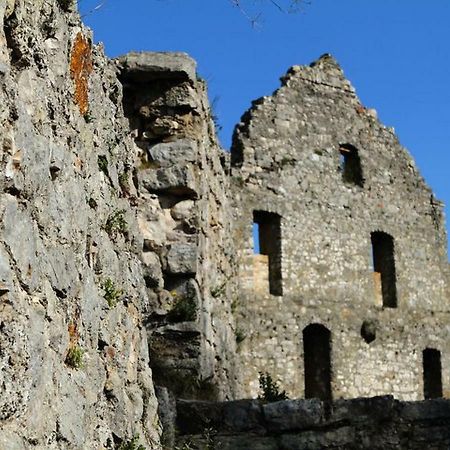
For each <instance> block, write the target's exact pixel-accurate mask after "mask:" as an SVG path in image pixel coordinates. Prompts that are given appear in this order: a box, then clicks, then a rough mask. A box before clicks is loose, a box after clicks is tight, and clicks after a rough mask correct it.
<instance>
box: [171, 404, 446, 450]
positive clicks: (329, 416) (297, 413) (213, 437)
mask: <svg viewBox="0 0 450 450" xmlns="http://www.w3.org/2000/svg"><path fill="white" fill-rule="evenodd" d="M177 411H178V418H177V429H178V431H179V435H178V445H179V448H190V449H221V450H228V449H229V450H240V449H242V450H247V449H250V448H251V449H255V450H256V449H257V450H305V449H308V450H315V449H317V450H323V449H342V450H344V449H345V450H351V449H355V450H361V449H367V450H399V449H405V450H406V449H407V450H414V449H417V450H422V449H424V448H427V449H430V450H431V449H433V450H447V449H448V448H449V446H450V427H449V424H450V402H449V401H448V400H433V401H427V402H399V401H397V400H394V399H393V398H392V397H376V398H368V399H356V400H339V401H337V402H335V403H333V404H326V403H323V402H321V401H319V400H288V401H282V402H277V403H267V404H264V403H262V402H260V401H258V400H241V401H237V402H229V403H215V404H214V403H206V402H187V401H179V402H178V405H177ZM183 445H184V446H185V447H183Z"/></svg>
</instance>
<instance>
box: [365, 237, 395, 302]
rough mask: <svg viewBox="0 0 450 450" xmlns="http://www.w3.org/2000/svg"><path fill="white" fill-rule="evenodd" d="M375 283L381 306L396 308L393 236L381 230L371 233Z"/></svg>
mask: <svg viewBox="0 0 450 450" xmlns="http://www.w3.org/2000/svg"><path fill="white" fill-rule="evenodd" d="M371 240H372V257H373V270H374V273H375V285H376V287H377V290H379V291H381V297H382V299H383V306H384V307H385V308H397V275H396V273H395V254H394V238H393V237H392V236H390V235H389V234H387V233H383V232H382V231H375V232H374V233H372V234H371Z"/></svg>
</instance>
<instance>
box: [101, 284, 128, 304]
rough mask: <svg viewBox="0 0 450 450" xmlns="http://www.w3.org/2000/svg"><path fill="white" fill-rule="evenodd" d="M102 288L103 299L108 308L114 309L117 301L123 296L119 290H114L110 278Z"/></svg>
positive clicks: (114, 287)
mask: <svg viewBox="0 0 450 450" xmlns="http://www.w3.org/2000/svg"><path fill="white" fill-rule="evenodd" d="M102 288H103V290H104V291H105V293H104V294H103V297H104V299H105V300H106V301H107V302H108V305H109V307H110V308H114V306H116V305H117V301H118V300H119V299H120V297H121V296H122V294H123V291H122V290H121V289H116V286H115V284H114V282H113V281H112V280H111V278H107V279H106V280H105V281H104V282H103V284H102Z"/></svg>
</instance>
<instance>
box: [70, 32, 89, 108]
mask: <svg viewBox="0 0 450 450" xmlns="http://www.w3.org/2000/svg"><path fill="white" fill-rule="evenodd" d="M92 69H93V67H92V51H91V44H90V42H89V41H88V40H87V39H86V38H85V37H84V36H83V34H82V33H78V34H77V37H76V38H75V42H74V45H73V49H72V54H71V57H70V75H71V77H72V79H73V80H74V82H75V94H74V100H75V103H76V104H77V105H78V107H79V108H80V113H81V115H83V116H84V115H85V114H87V113H88V111H89V76H90V74H91V73H92Z"/></svg>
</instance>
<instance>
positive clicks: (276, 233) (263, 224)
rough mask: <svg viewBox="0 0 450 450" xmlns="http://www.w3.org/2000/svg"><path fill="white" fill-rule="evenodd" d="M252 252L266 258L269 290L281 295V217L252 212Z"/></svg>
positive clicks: (273, 293)
mask: <svg viewBox="0 0 450 450" xmlns="http://www.w3.org/2000/svg"><path fill="white" fill-rule="evenodd" d="M253 239H254V244H253V251H254V253H255V254H260V255H267V256H268V260H269V261H268V266H269V267H268V270H269V289H270V293H271V294H272V295H277V296H281V295H283V290H282V278H281V217H280V216H279V215H278V214H274V213H269V212H266V211H254V212H253Z"/></svg>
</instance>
